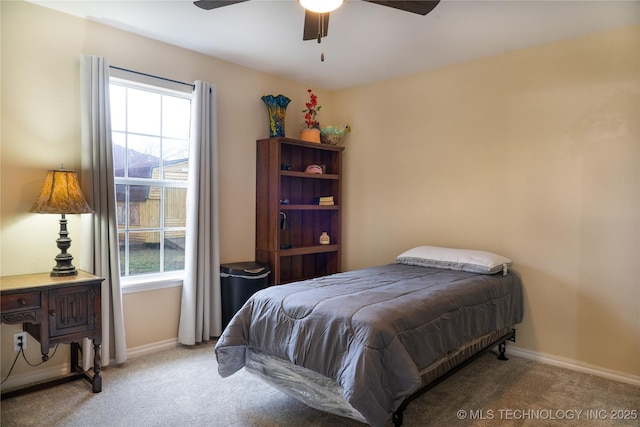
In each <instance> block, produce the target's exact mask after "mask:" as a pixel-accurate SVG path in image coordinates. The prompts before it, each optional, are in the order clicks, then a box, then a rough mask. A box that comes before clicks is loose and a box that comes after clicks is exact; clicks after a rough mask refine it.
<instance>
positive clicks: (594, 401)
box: [0, 343, 640, 427]
mask: <svg viewBox="0 0 640 427" xmlns="http://www.w3.org/2000/svg"><path fill="white" fill-rule="evenodd" d="M507 355H508V346H507ZM216 368H217V366H216V362H215V357H214V354H213V343H209V344H205V345H200V346H196V347H195V348H185V347H180V348H176V349H173V350H169V351H164V352H160V353H156V354H152V355H148V356H143V357H140V358H137V359H134V360H131V361H129V362H127V363H126V364H125V365H124V366H122V367H108V368H106V369H104V370H103V391H102V393H98V394H93V393H91V392H90V389H89V387H88V384H87V383H86V382H85V381H76V382H73V383H69V384H65V385H61V386H57V387H54V388H50V389H47V390H43V391H39V392H36V393H31V394H28V395H23V396H19V397H16V398H12V399H7V400H4V401H2V411H1V418H0V423H1V425H2V426H3V427H11V426H83V427H84V426H113V427H126V426H136V427H137V426H215V427H217V426H225V427H235V426H237V427H245V426H252V427H254V426H255V427H258V426H259V427H276V426H279V427H280V426H281V427H284V426H287V427H289V426H294V427H297V426H305V427H306V426H314V427H336V426H345V427H348V426H354V427H355V426H362V424H360V423H358V422H356V421H353V420H349V419H345V418H340V417H337V416H334V415H331V414H326V413H323V412H320V411H317V410H315V409H311V408H309V407H307V406H305V405H303V404H301V403H299V402H298V401H296V400H294V399H292V398H290V397H288V396H287V395H285V394H283V393H282V392H280V391H278V390H276V389H274V388H272V387H271V386H269V385H267V384H265V383H263V382H262V381H261V380H259V379H257V378H256V377H254V376H252V375H251V374H248V373H247V372H245V371H244V370H242V371H241V372H239V373H236V374H235V375H233V376H231V377H229V378H225V379H222V378H220V377H219V376H218V374H217V371H216ZM624 411H628V412H626V413H625V412H624ZM631 411H635V414H636V415H635V418H636V419H629V420H616V419H613V418H614V417H616V416H618V415H620V416H622V417H624V416H625V415H627V417H633V415H632V414H633V412H631ZM638 412H640V387H635V386H632V385H629V384H623V383H619V382H615V381H610V380H606V379H602V378H599V377H595V376H592V375H588V374H583V373H577V372H573V371H569V370H565V369H561V368H558V367H553V366H549V365H544V364H541V363H537V362H533V361H530V360H526V359H522V358H517V357H511V358H510V360H509V361H507V362H501V361H498V360H496V358H495V355H494V354H491V353H489V354H486V355H484V356H482V357H481V358H479V359H478V360H477V361H475V362H473V363H472V364H471V365H469V366H467V367H466V368H464V369H463V370H462V371H460V372H459V373H457V374H456V375H455V376H453V377H451V378H449V379H447V380H446V381H444V382H443V383H442V384H440V385H438V386H437V387H435V388H434V389H433V390H430V391H429V392H427V394H425V395H424V396H422V397H420V398H418V399H417V400H416V401H414V402H412V403H411V404H410V405H409V407H408V408H407V410H406V411H405V416H404V426H406V427H415V426H437V427H440V426H447V427H455V426H460V427H469V426H492V427H493V426H495V427H498V426H500V427H502V426H536V427H537V426H557V427H567V426H634V427H637V426H640V421H639V420H638V417H640V414H638ZM387 425H389V426H391V425H392V424H391V423H390V422H389V423H388V424H387Z"/></svg>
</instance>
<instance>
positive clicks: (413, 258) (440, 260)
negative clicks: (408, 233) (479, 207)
mask: <svg viewBox="0 0 640 427" xmlns="http://www.w3.org/2000/svg"><path fill="white" fill-rule="evenodd" d="M396 262H398V263H400V264H408V265H417V266H421V267H433V268H442V269H447V270H460V271H468V272H470V273H480V274H495V273H498V272H499V271H502V274H503V275H506V274H507V269H508V268H509V267H511V264H512V262H511V260H510V259H509V258H505V257H503V256H500V255H496V254H493V253H491V252H485V251H475V250H471V249H451V248H440V247H437V246H418V247H415V248H413V249H409V250H408V251H406V252H404V253H401V254H400V255H398V257H397V258H396Z"/></svg>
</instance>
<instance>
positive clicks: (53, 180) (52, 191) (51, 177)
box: [29, 168, 93, 276]
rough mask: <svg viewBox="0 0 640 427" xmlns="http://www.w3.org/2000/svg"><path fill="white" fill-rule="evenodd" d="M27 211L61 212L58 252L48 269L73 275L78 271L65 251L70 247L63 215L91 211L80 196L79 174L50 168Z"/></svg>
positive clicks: (53, 272) (55, 272)
mask: <svg viewBox="0 0 640 427" xmlns="http://www.w3.org/2000/svg"><path fill="white" fill-rule="evenodd" d="M29 211H30V212H36V213H48V214H62V218H60V237H59V238H58V239H57V240H56V242H57V244H58V249H60V253H59V254H58V255H56V258H55V259H56V266H55V267H53V270H51V276H73V275H76V274H78V271H77V270H76V268H75V267H74V266H73V264H72V263H71V261H72V260H73V256H71V254H70V253H67V250H68V249H69V248H70V247H71V239H70V238H69V237H68V236H69V233H68V232H67V219H66V218H65V215H66V214H82V213H91V212H93V210H91V208H90V207H89V205H88V204H87V201H86V200H85V199H84V196H83V195H82V191H81V190H80V184H79V183H78V175H77V174H76V172H75V171H70V170H65V169H63V168H61V169H59V170H50V171H49V172H48V173H47V178H46V179H45V181H44V185H43V186H42V191H41V192H40V196H39V197H38V200H36V202H35V203H34V204H33V206H32V207H31V209H30V210H29Z"/></svg>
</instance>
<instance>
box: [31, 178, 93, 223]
mask: <svg viewBox="0 0 640 427" xmlns="http://www.w3.org/2000/svg"><path fill="white" fill-rule="evenodd" d="M29 211H30V212H36V213H49V214H82V213H91V212H93V210H92V209H91V207H89V205H88V204H87V201H86V200H85V199H84V196H83V195H82V190H80V184H79V183H78V175H77V174H76V172H75V171H70V170H64V169H60V170H50V171H49V172H48V173H47V178H46V179H45V181H44V185H43V186H42V191H41V192H40V196H39V197H38V200H36V202H35V203H34V204H33V206H32V207H31V209H30V210H29Z"/></svg>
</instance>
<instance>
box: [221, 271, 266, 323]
mask: <svg viewBox="0 0 640 427" xmlns="http://www.w3.org/2000/svg"><path fill="white" fill-rule="evenodd" d="M269 273H271V270H270V269H269V266H268V265H267V264H263V263H259V262H255V261H244V262H234V263H231V264H220V288H221V292H222V328H223V329H224V328H226V327H227V325H228V324H229V321H230V320H231V318H232V317H233V315H234V314H236V312H237V311H238V310H240V308H241V307H242V306H243V305H244V303H245V302H247V300H248V299H249V297H250V296H251V295H253V294H254V293H256V292H258V291H259V290H261V289H264V288H266V287H267V284H268V280H269Z"/></svg>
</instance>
